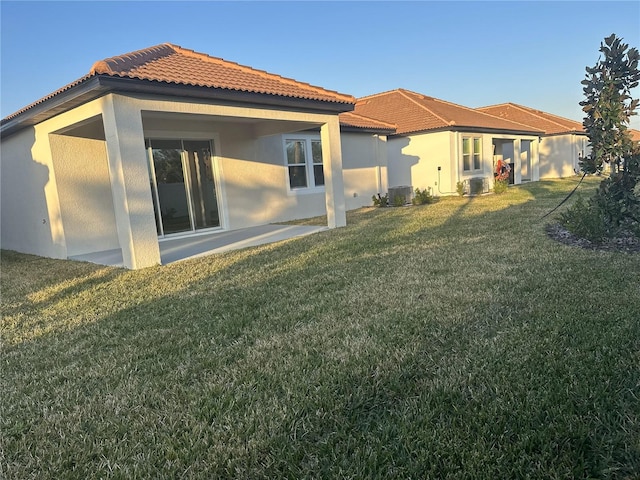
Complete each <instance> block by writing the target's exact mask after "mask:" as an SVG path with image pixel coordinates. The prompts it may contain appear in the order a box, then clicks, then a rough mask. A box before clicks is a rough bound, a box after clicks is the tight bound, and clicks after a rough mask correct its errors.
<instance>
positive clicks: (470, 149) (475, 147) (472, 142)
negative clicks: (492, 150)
mask: <svg viewBox="0 0 640 480" xmlns="http://www.w3.org/2000/svg"><path fill="white" fill-rule="evenodd" d="M481 169H482V139H481V138H480V137H463V138H462V170H464V171H465V172H471V171H473V170H481Z"/></svg>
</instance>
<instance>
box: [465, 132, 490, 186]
mask: <svg viewBox="0 0 640 480" xmlns="http://www.w3.org/2000/svg"><path fill="white" fill-rule="evenodd" d="M465 139H469V140H471V152H470V156H471V158H470V162H471V164H470V167H471V168H470V169H469V170H465V169H464V141H465ZM476 139H477V140H480V151H479V152H477V153H478V154H479V155H480V167H479V168H473V167H474V161H473V160H474V158H473V157H474V156H475V155H476V151H475V148H474V140H476ZM460 146H461V149H460V167H461V169H460V171H461V172H462V175H463V176H466V175H472V176H473V175H478V173H484V165H485V163H486V162H485V158H484V151H483V148H484V142H483V138H482V135H479V136H477V135H473V134H465V133H463V134H461V138H460Z"/></svg>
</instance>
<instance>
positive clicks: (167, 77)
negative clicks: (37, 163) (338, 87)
mask: <svg viewBox="0 0 640 480" xmlns="http://www.w3.org/2000/svg"><path fill="white" fill-rule="evenodd" d="M96 76H101V77H103V76H108V77H119V78H131V79H141V80H148V81H152V82H162V83H167V84H176V85H187V86H189V85H191V86H199V87H208V88H213V89H220V90H229V91H237V92H247V93H258V94H264V95H273V96H279V97H288V98H294V99H302V100H315V101H323V102H330V103H337V104H345V105H352V104H353V103H355V98H354V97H353V96H351V95H347V94H343V93H339V92H336V91H333V90H327V89H324V88H322V87H317V86H314V85H311V84H308V83H303V82H299V81H297V80H293V79H291V78H286V77H282V76H280V75H275V74H272V73H268V72H265V71H263V70H257V69H254V68H251V67H247V66H244V65H240V64H238V63H234V62H230V61H227V60H224V59H222V58H217V57H211V56H209V55H206V54H204V53H198V52H195V51H193V50H188V49H185V48H182V47H180V46H178V45H172V44H170V43H164V44H161V45H156V46H154V47H149V48H146V49H144V50H137V51H135V52H131V53H127V54H124V55H119V56H116V57H111V58H106V59H104V60H100V61H98V62H96V63H94V64H93V66H92V67H91V70H90V71H89V73H88V74H87V75H85V76H83V77H82V78H79V79H78V80H75V81H74V82H72V83H70V84H68V85H65V86H64V87H62V88H60V89H58V90H56V91H55V92H53V93H51V94H49V95H47V96H45V97H43V98H41V99H40V100H37V101H36V102H34V103H32V104H30V105H28V106H26V107H24V108H23V109H21V110H19V111H17V112H15V113H13V114H11V115H9V116H7V117H6V118H4V119H2V123H5V122H7V121H9V120H11V119H13V118H15V117H17V116H19V115H21V114H22V113H25V112H26V111H28V110H30V109H31V108H33V107H35V106H37V105H40V104H42V103H44V102H46V101H47V100H50V99H52V98H53V97H55V96H57V95H59V94H62V93H64V92H66V91H67V90H70V89H72V88H74V87H77V86H78V85H80V84H82V83H85V82H86V81H88V80H91V79H92V78H93V77H96Z"/></svg>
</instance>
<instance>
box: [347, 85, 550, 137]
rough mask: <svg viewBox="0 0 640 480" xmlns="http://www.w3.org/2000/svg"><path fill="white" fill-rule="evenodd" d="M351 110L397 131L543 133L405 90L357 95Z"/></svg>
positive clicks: (400, 132) (398, 132)
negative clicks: (359, 96)
mask: <svg viewBox="0 0 640 480" xmlns="http://www.w3.org/2000/svg"><path fill="white" fill-rule="evenodd" d="M354 113H356V114H358V115H364V116H367V117H371V118H374V119H376V120H381V121H384V122H389V123H394V124H396V125H397V130H396V133H397V134H407V133H415V132H421V131H430V130H442V129H457V130H460V129H487V130H500V131H516V132H527V133H535V134H539V133H542V132H541V131H540V130H538V129H536V128H532V127H530V126H527V125H523V124H521V123H516V122H513V121H510V120H506V119H502V118H498V117H495V116H493V115H490V114H488V113H484V112H480V111H478V110H475V109H472V108H468V107H464V106H462V105H457V104H455V103H451V102H446V101H444V100H439V99H437V98H433V97H427V96H425V95H421V94H419V93H415V92H411V91H409V90H405V89H397V90H391V91H388V92H383V93H378V94H376V95H370V96H368V97H363V98H359V99H358V101H357V102H356V107H355V110H354Z"/></svg>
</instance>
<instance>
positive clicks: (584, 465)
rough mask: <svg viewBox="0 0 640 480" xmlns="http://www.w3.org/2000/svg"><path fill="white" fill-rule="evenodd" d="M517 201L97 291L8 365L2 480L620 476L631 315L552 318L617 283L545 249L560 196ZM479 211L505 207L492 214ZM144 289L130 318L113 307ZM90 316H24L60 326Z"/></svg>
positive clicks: (374, 222)
mask: <svg viewBox="0 0 640 480" xmlns="http://www.w3.org/2000/svg"><path fill="white" fill-rule="evenodd" d="M568 188H569V187H568ZM525 192H527V191H526V190H525ZM516 193H517V192H514V195H513V197H512V198H511V200H510V199H509V198H510V197H505V198H503V199H499V198H493V199H491V198H489V197H487V198H484V197H482V198H475V199H473V200H470V199H469V200H467V199H464V200H461V201H458V200H457V199H452V200H444V199H443V201H442V202H441V203H440V204H438V209H437V210H436V209H430V206H426V207H418V208H406V209H385V210H366V211H365V210H363V211H360V212H354V213H352V214H350V219H351V220H352V221H353V223H352V224H351V226H349V227H346V228H344V229H339V230H334V231H328V232H323V233H319V234H316V235H314V236H312V237H304V238H300V239H295V240H290V241H287V242H283V243H279V244H274V245H267V246H262V247H259V248H256V249H251V250H250V252H249V251H240V252H231V253H228V254H224V255H221V256H215V257H207V258H201V259H198V260H194V261H187V262H182V263H180V264H176V265H173V266H169V267H161V268H158V269H153V270H149V271H140V272H127V275H124V276H122V277H120V278H119V283H118V286H117V288H113V289H110V287H109V285H108V284H105V285H104V286H105V287H106V291H104V292H101V291H100V289H96V290H97V291H96V295H97V298H98V299H102V300H104V302H105V308H104V311H103V312H101V315H100V316H99V317H98V318H96V320H95V321H92V322H85V323H79V324H77V325H70V326H69V328H65V329H62V330H60V331H52V332H50V333H48V334H47V335H43V336H40V337H38V338H34V339H32V340H29V341H25V342H23V343H20V344H18V345H14V346H10V347H8V348H6V349H5V354H6V370H5V375H6V378H8V379H9V383H10V384H11V385H12V388H11V389H8V391H7V392H6V396H5V398H4V400H3V403H5V408H4V410H5V412H6V414H5V415H3V416H4V418H5V420H4V422H3V425H4V426H5V427H7V428H2V431H3V432H6V433H5V434H4V435H6V441H3V442H2V443H3V444H4V445H5V455H7V458H8V459H9V464H10V467H11V469H12V471H18V468H19V467H18V465H30V466H31V467H30V468H31V471H30V473H32V474H33V473H34V472H37V471H38V470H40V473H42V472H45V475H42V476H43V477H47V476H51V477H53V476H55V474H56V473H59V471H60V469H61V468H62V467H65V466H67V467H68V466H69V465H71V464H73V468H74V472H76V473H77V474H78V475H80V476H81V475H83V474H87V475H95V474H96V472H102V473H104V475H108V471H109V466H110V465H111V466H112V465H118V466H119V469H120V470H121V471H122V472H124V473H123V474H124V475H126V474H127V472H128V473H132V472H137V473H138V474H139V476H149V475H153V473H154V472H156V473H157V472H158V471H163V472H165V473H166V474H167V476H179V475H193V476H198V475H199V474H201V475H207V476H221V477H244V478H268V477H271V478H274V477H305V476H319V477H322V476H351V477H361V478H362V477H372V478H374V477H379V478H386V477H390V476H399V477H414V478H415V477H428V476H433V477H434V478H437V477H445V476H447V475H457V474H460V473H461V472H464V474H469V476H473V475H474V473H473V472H475V474H476V475H485V476H490V477H491V476H493V477H494V478H508V477H510V478H514V477H527V476H530V477H536V476H538V477H540V476H548V477H563V476H564V477H588V476H592V477H598V476H602V475H603V472H606V471H607V469H617V470H616V471H617V472H622V473H621V475H624V474H626V473H627V472H632V471H633V470H632V469H633V468H637V467H639V466H640V453H639V452H638V451H637V449H636V450H633V448H632V446H631V445H629V438H630V437H631V438H633V437H634V435H637V434H638V433H639V432H638V427H637V424H636V423H634V422H633V420H634V418H635V417H636V414H637V411H636V410H634V408H635V407H634V403H633V394H634V390H635V391H637V389H638V387H637V385H638V381H639V380H640V379H638V369H635V370H634V368H633V367H634V365H633V362H634V360H633V358H634V357H633V354H632V352H633V351H637V349H636V350H634V349H635V348H636V347H637V345H634V342H636V340H634V339H635V338H638V337H637V335H629V333H630V328H632V327H630V320H629V319H631V318H634V317H633V316H632V315H633V312H632V311H631V310H627V311H621V310H618V311H617V312H616V314H617V315H621V317H620V318H622V319H623V320H625V322H626V323H625V324H624V325H622V326H620V327H619V328H613V327H612V326H611V325H610V324H608V323H607V321H609V320H610V318H611V312H605V313H604V314H597V315H596V314H595V313H593V312H592V310H591V309H593V307H594V305H595V304H594V303H593V302H589V301H587V300H585V301H580V302H579V304H576V302H572V303H569V304H568V305H565V304H563V303H562V301H563V299H564V298H565V297H566V296H567V293H568V292H571V291H572V290H571V289H567V286H568V285H571V286H572V287H573V286H576V288H577V289H578V291H580V289H582V288H588V286H589V285H592V284H593V282H596V283H597V284H599V285H600V284H602V285H607V284H608V282H607V280H608V279H609V278H608V276H607V275H609V273H606V272H605V273H606V274H605V273H603V272H600V271H599V270H598V269H597V268H592V267H593V266H594V265H591V266H590V265H586V266H584V267H582V269H579V268H578V265H579V263H580V262H581V261H582V260H583V259H584V258H586V256H585V254H582V253H576V254H574V255H573V256H571V255H569V256H565V255H563V252H561V251H560V250H559V249H555V250H554V251H553V252H551V254H543V253H544V252H545V251H546V249H547V248H546V243H544V241H545V240H546V237H545V236H544V232H543V231H541V232H539V234H536V233H535V232H537V228H538V227H537V226H536V225H535V224H534V217H535V216H537V214H538V211H539V210H541V209H542V208H543V207H544V208H546V204H547V203H552V202H554V201H556V200H557V198H558V197H559V196H560V195H562V193H556V194H554V195H555V197H556V198H551V199H547V200H545V201H544V202H543V203H544V205H543V206H536V203H535V202H533V201H532V200H531V197H530V195H529V194H526V195H525V194H521V195H517V194H516ZM491 201H495V202H498V201H499V202H504V206H497V208H495V210H490V211H488V212H487V209H488V207H489V206H491V207H492V208H493V207H495V203H494V204H491V203H489V202H491ZM438 214H439V215H438ZM516 220H517V221H516ZM536 235H537V236H536ZM505 236H507V237H509V238H510V239H511V244H510V245H506V246H504V248H503V249H502V250H501V251H500V254H499V255H495V252H494V251H493V250H492V248H493V246H494V245H495V244H496V243H497V242H499V241H501V240H502V241H504V240H505ZM552 250H553V249H552ZM607 258H608V259H614V260H615V258H614V257H607ZM603 263H605V264H606V263H607V261H606V259H600V263H598V264H596V265H599V266H598V268H603V267H602V266H601V265H602V264H603ZM551 266H553V267H554V269H553V270H550V267H551ZM636 267H638V266H636ZM576 270H577V272H576ZM614 270H615V268H614ZM550 271H551V272H553V275H552V276H551V278H547V277H548V274H549V272H550ZM587 272H588V273H589V276H587V275H586V274H585V273H587ZM636 274H637V275H638V276H639V277H640V267H639V268H636ZM612 275H614V276H615V271H614V272H613V273H612ZM178 279H179V280H178ZM78 287H79V288H80V289H82V288H85V289H93V286H92V285H91V284H90V282H87V283H86V284H85V285H84V286H83V285H82V283H79V284H78ZM136 289H137V290H139V292H138V297H139V298H140V300H139V301H138V300H136V302H134V304H133V305H131V304H129V305H127V302H123V303H122V304H113V305H112V304H108V302H109V301H110V299H112V297H113V296H114V293H117V294H120V295H125V296H127V295H131V293H127V292H133V291H134V290H136ZM73 293H78V292H77V291H75V290H74V291H73ZM101 293H102V294H103V296H100V294H101ZM618 293H619V292H618ZM145 297H146V298H145ZM56 298H58V297H56ZM58 299H59V300H60V302H61V300H62V299H61V298H58ZM83 301H84V302H86V303H84V304H83V303H82V302H80V303H79V304H71V305H67V306H65V305H62V304H60V305H56V302H52V303H47V304H46V305H45V304H42V305H39V306H38V308H37V309H36V310H42V309H53V310H54V313H55V311H56V309H58V312H57V314H58V315H63V316H65V315H72V314H73V312H76V313H77V312H81V311H82V310H83V309H84V308H86V307H87V305H89V302H90V301H91V298H86V299H84V300H83ZM129 303H130V302H129ZM45 307H46V308H45ZM628 308H630V309H636V308H638V306H637V303H635V304H633V303H632V304H630V306H629V307H628ZM33 314H35V315H37V314H38V312H36V311H34V312H33ZM636 318H637V317H636ZM603 331H604V332H607V333H606V335H604V334H602V332H603ZM635 331H636V332H637V325H636V326H635ZM593 332H596V334H597V335H596V336H595V338H594V334H593ZM594 351H595V352H597V355H593V356H591V355H588V354H586V353H585V352H594ZM625 352H627V353H628V354H629V355H628V357H627V358H628V362H629V363H624V360H620V358H619V355H622V357H625ZM621 392H622V393H621ZM42 412H45V414H43V413H42ZM47 412H49V413H47ZM56 412H60V414H59V415H57V414H56ZM621 429H626V430H627V431H628V432H631V433H629V434H627V435H620V434H618V433H615V432H619V431H620V430H621ZM636 438H637V437H636ZM27 444H28V445H29V446H30V447H29V449H26V451H25V450H24V448H23V447H24V446H25V445H27ZM28 452H32V457H29V453H28ZM61 459H64V462H71V463H61V462H62V461H63V460H61ZM140 459H144V461H140ZM89 472H91V473H90V474H89ZM23 473H27V472H24V471H23Z"/></svg>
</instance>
